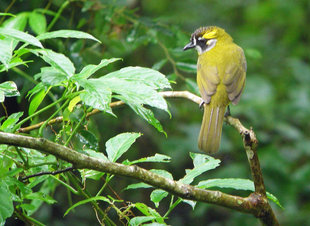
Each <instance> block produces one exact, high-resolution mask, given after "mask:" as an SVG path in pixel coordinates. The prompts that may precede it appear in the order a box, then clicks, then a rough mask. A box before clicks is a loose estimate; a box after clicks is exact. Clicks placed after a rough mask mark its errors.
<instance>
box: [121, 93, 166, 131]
mask: <svg viewBox="0 0 310 226" xmlns="http://www.w3.org/2000/svg"><path fill="white" fill-rule="evenodd" d="M117 98H118V99H120V100H122V101H123V102H125V103H126V104H127V105H129V107H130V108H131V109H132V110H133V111H134V112H135V113H136V114H137V115H139V116H140V117H141V118H143V119H144V120H146V121H147V122H148V123H149V124H151V125H152V126H154V127H155V128H156V129H157V130H158V131H159V132H161V133H164V134H165V135H166V136H167V134H166V133H165V131H164V129H163V127H162V125H161V124H160V122H159V121H158V120H157V119H156V118H155V116H154V113H153V112H152V111H151V110H149V109H147V108H145V107H143V106H142V105H140V104H136V103H131V102H130V101H129V100H127V98H125V97H123V96H117Z"/></svg>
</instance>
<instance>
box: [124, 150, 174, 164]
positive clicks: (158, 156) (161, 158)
mask: <svg viewBox="0 0 310 226" xmlns="http://www.w3.org/2000/svg"><path fill="white" fill-rule="evenodd" d="M170 160H171V157H169V156H167V155H162V154H158V153H156V154H155V155H154V156H150V157H145V158H141V159H138V160H134V161H130V164H137V163H141V162H170Z"/></svg>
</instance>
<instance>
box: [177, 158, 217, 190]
mask: <svg viewBox="0 0 310 226" xmlns="http://www.w3.org/2000/svg"><path fill="white" fill-rule="evenodd" d="M190 156H191V158H192V159H193V163H194V168H193V169H191V170H187V171H186V175H185V176H184V177H183V178H182V179H180V182H182V183H184V184H190V183H192V182H193V180H194V179H195V178H196V177H198V176H199V175H201V174H202V173H204V172H206V171H208V170H211V169H214V168H216V167H218V166H219V163H220V162H221V161H220V160H218V159H214V158H212V157H211V156H208V155H205V154H197V153H190Z"/></svg>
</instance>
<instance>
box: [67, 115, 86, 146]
mask: <svg viewBox="0 0 310 226" xmlns="http://www.w3.org/2000/svg"><path fill="white" fill-rule="evenodd" d="M86 115H87V113H86V112H84V115H83V116H82V118H81V119H80V121H79V122H78V124H77V125H76V126H75V127H74V129H73V131H72V133H71V134H70V136H69V137H68V139H67V141H66V143H65V144H64V145H65V146H68V144H69V142H70V140H71V139H72V137H73V136H74V135H75V134H76V131H77V130H78V128H79V127H80V125H81V124H82V122H83V121H84V119H85V118H86Z"/></svg>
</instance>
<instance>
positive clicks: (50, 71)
mask: <svg viewBox="0 0 310 226" xmlns="http://www.w3.org/2000/svg"><path fill="white" fill-rule="evenodd" d="M34 78H35V79H36V80H37V79H39V78H41V81H42V82H43V84H45V85H48V86H55V85H59V84H61V83H62V82H64V81H66V80H68V78H67V75H66V74H65V73H63V72H61V71H59V70H57V69H55V68H54V67H42V68H41V72H40V73H38V74H36V75H35V76H34Z"/></svg>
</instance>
